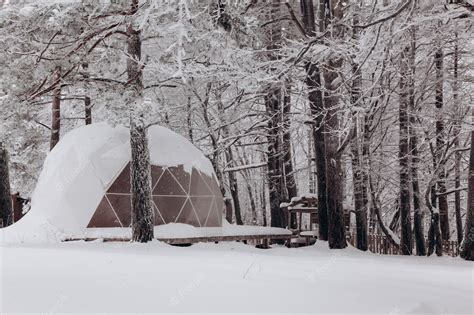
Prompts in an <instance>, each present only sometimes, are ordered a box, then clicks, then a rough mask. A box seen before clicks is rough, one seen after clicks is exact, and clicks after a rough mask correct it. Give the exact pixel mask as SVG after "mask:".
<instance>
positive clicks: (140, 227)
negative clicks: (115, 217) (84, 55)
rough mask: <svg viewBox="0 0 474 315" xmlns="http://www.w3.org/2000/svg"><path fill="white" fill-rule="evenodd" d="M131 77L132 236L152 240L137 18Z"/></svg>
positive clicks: (130, 48) (130, 31) (131, 39)
mask: <svg viewBox="0 0 474 315" xmlns="http://www.w3.org/2000/svg"><path fill="white" fill-rule="evenodd" d="M130 10H131V12H132V13H133V14H135V13H137V11H138V0H132V1H131V7H130ZM127 36H128V40H127V54H128V58H127V77H128V84H129V85H130V91H129V94H130V95H129V97H130V99H129V102H130V106H131V109H130V147H131V153H132V159H131V162H130V183H131V195H132V240H133V241H134V242H142V243H145V242H148V241H151V240H152V239H153V237H154V232H153V227H154V212H153V208H152V204H151V166H150V152H149V149H148V139H147V130H146V126H145V119H144V116H145V113H144V112H143V109H142V108H141V107H142V90H143V82H142V78H143V71H142V66H141V64H140V60H141V45H142V42H141V35H140V30H138V29H135V28H134V26H133V22H132V23H130V24H129V25H128V26H127Z"/></svg>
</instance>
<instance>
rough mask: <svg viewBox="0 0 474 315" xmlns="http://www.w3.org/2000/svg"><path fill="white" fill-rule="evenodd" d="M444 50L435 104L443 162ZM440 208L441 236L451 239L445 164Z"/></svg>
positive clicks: (439, 54) (439, 155)
mask: <svg viewBox="0 0 474 315" xmlns="http://www.w3.org/2000/svg"><path fill="white" fill-rule="evenodd" d="M443 58H444V56H443V50H442V48H441V47H440V48H438V50H437V51H436V53H435V66H436V85H435V106H436V155H437V158H436V160H437V162H438V163H443V162H442V155H443V150H444V148H445V146H446V140H445V134H444V133H445V131H444V119H443V115H444V113H443V93H444V92H443V83H444V79H443ZM443 164H444V163H443ZM438 170H439V171H438V182H437V186H438V193H439V195H438V209H439V223H440V228H441V237H442V239H443V240H444V241H447V240H449V215H448V195H446V194H445V193H446V170H445V166H444V165H439V166H438Z"/></svg>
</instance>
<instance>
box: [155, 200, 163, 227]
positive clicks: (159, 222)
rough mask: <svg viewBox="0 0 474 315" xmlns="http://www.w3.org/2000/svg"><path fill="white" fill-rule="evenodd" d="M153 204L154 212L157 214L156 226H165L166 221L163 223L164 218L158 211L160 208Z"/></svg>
mask: <svg viewBox="0 0 474 315" xmlns="http://www.w3.org/2000/svg"><path fill="white" fill-rule="evenodd" d="M152 204H153V212H154V213H155V220H154V225H161V224H165V221H163V217H162V216H161V213H160V211H158V208H157V207H156V205H155V203H154V202H153V203H152Z"/></svg>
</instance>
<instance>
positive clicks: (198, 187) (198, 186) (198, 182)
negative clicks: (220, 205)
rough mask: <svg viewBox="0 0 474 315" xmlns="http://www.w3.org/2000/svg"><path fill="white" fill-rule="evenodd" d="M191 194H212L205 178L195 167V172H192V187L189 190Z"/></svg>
mask: <svg viewBox="0 0 474 315" xmlns="http://www.w3.org/2000/svg"><path fill="white" fill-rule="evenodd" d="M189 194H190V195H191V196H201V195H205V196H211V195H212V192H211V191H210V189H209V187H208V186H207V185H206V183H205V182H204V179H203V178H202V177H201V174H200V173H199V171H197V170H196V169H195V168H193V172H192V173H191V189H190V191H189Z"/></svg>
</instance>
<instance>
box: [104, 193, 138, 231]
mask: <svg viewBox="0 0 474 315" xmlns="http://www.w3.org/2000/svg"><path fill="white" fill-rule="evenodd" d="M107 199H109V202H110V205H111V206H112V208H113V209H114V211H115V213H116V214H117V216H118V217H119V219H120V222H122V225H123V226H124V227H128V226H130V224H131V221H132V198H131V195H127V194H107Z"/></svg>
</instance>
